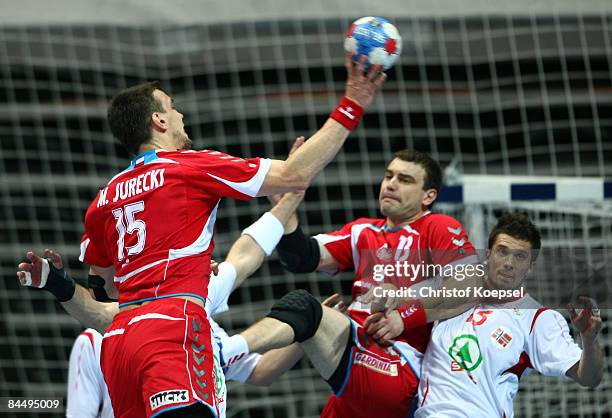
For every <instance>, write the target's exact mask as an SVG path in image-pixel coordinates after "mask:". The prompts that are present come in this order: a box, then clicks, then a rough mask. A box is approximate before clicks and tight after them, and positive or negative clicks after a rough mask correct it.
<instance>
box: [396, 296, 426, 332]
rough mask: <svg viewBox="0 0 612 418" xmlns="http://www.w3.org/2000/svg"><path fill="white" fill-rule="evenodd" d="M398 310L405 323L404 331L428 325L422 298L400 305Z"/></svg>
mask: <svg viewBox="0 0 612 418" xmlns="http://www.w3.org/2000/svg"><path fill="white" fill-rule="evenodd" d="M397 311H398V312H399V314H400V318H402V322H403V323H404V331H406V330H409V329H412V328H416V327H420V326H423V325H427V314H426V313H425V308H423V304H422V303H421V301H420V300H415V301H412V302H410V303H408V304H406V305H402V306H400V307H399V308H398V309H397Z"/></svg>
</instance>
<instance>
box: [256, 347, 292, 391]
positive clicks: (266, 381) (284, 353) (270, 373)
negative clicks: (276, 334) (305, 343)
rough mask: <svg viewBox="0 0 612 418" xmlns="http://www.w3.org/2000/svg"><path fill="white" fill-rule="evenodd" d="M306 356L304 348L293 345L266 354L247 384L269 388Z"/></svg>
mask: <svg viewBox="0 0 612 418" xmlns="http://www.w3.org/2000/svg"><path fill="white" fill-rule="evenodd" d="M303 355H304V350H303V349H302V346H301V345H299V344H297V343H293V344H291V345H290V346H288V347H285V348H280V349H276V350H271V351H268V352H267V353H265V354H264V355H263V356H262V357H261V358H260V359H259V362H258V363H257V366H256V367H255V369H254V370H253V372H252V373H251V376H249V379H248V380H247V383H249V384H252V385H257V386H268V385H270V384H272V382H274V380H276V378H278V377H279V376H281V375H282V374H283V373H285V372H286V371H287V370H289V369H290V368H292V367H293V366H294V365H295V363H297V362H298V361H299V360H300V359H301V358H302V356H303Z"/></svg>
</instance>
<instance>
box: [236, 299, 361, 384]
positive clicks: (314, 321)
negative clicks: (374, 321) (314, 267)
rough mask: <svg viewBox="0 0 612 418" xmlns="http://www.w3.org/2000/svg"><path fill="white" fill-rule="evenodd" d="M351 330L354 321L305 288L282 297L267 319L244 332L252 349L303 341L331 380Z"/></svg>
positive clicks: (315, 364) (313, 361) (311, 357)
mask: <svg viewBox="0 0 612 418" xmlns="http://www.w3.org/2000/svg"><path fill="white" fill-rule="evenodd" d="M350 333H351V322H350V320H349V319H348V318H347V317H346V316H344V315H343V314H341V313H340V312H338V311H335V310H333V309H331V308H328V307H326V306H322V305H321V303H320V302H319V301H318V300H317V299H315V298H314V297H313V296H312V295H311V294H310V293H308V292H306V291H305V290H294V291H292V292H289V293H288V294H286V295H285V296H283V297H282V298H281V299H280V300H278V301H277V302H276V303H275V304H274V305H273V306H272V309H271V310H270V313H269V314H268V316H267V317H266V318H263V319H262V320H260V321H259V322H257V323H256V324H254V325H252V326H251V327H249V328H248V329H246V330H245V331H243V332H242V333H241V335H242V336H243V337H244V338H245V339H246V341H247V344H248V346H249V350H250V351H251V352H254V351H255V352H260V353H262V352H266V351H268V350H271V349H273V348H281V347H285V346H288V345H289V344H291V343H293V342H296V341H297V342H301V343H302V346H303V348H304V351H305V352H306V354H307V355H308V357H309V358H310V360H311V362H312V364H313V365H314V366H315V368H316V369H317V371H318V372H319V374H320V375H321V377H323V378H324V379H325V380H327V379H329V378H330V377H331V375H332V374H333V373H334V371H335V370H336V369H337V367H338V365H339V364H340V360H341V359H342V357H343V353H344V351H345V348H346V346H347V344H348V342H349V336H350Z"/></svg>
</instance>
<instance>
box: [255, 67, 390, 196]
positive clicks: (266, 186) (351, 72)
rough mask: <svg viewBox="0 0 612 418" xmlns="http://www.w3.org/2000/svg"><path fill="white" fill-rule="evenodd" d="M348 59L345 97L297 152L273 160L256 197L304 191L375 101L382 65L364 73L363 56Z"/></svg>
mask: <svg viewBox="0 0 612 418" xmlns="http://www.w3.org/2000/svg"><path fill="white" fill-rule="evenodd" d="M351 58H352V57H347V58H346V62H345V67H346V70H347V73H348V78H347V83H346V89H345V93H344V94H345V98H344V99H343V100H342V101H341V102H340V104H339V105H338V108H337V109H336V111H334V112H333V113H332V115H331V116H330V118H329V119H328V120H327V122H325V124H324V125H323V127H322V128H321V129H319V130H318V131H317V132H316V133H315V134H314V135H313V136H312V137H310V139H309V140H308V141H306V143H305V144H304V146H303V147H301V148H300V149H299V150H298V151H297V152H295V153H294V154H292V155H290V156H289V158H287V160H285V161H281V160H273V161H272V165H271V166H270V170H269V171H268V174H267V175H266V178H265V181H264V183H263V185H262V187H261V189H260V190H259V193H258V196H269V195H273V194H280V193H285V192H291V191H295V190H305V189H306V188H308V185H309V184H310V182H311V181H312V179H313V178H314V177H315V176H316V175H317V174H318V173H319V172H320V171H321V170H322V169H323V167H325V166H326V165H327V164H328V163H329V162H330V161H331V160H332V159H333V158H334V156H335V155H336V154H337V153H338V151H339V150H340V148H341V147H342V145H343V144H344V141H345V140H346V138H347V137H348V135H349V133H350V132H351V129H353V127H354V125H356V123H357V122H358V121H359V118H360V117H361V113H362V112H363V108H365V107H366V106H368V105H369V104H370V103H371V102H372V100H373V99H374V95H375V94H376V91H377V90H378V89H379V88H380V86H382V84H383V82H384V81H385V79H386V75H385V74H384V73H382V72H381V71H382V66H380V65H373V66H372V67H370V69H369V70H368V71H367V72H366V71H365V57H362V58H363V59H362V60H361V62H360V63H359V64H354V63H353V61H352V59H351Z"/></svg>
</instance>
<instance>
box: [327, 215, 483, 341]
mask: <svg viewBox="0 0 612 418" xmlns="http://www.w3.org/2000/svg"><path fill="white" fill-rule="evenodd" d="M386 222H387V221H386V219H369V218H360V219H357V220H356V221H353V222H351V223H348V224H346V225H345V226H344V227H342V229H340V230H338V231H335V232H331V233H328V234H320V235H317V236H315V238H316V239H317V241H319V243H321V244H323V245H325V248H327V250H328V251H329V252H330V254H331V255H332V256H333V257H334V259H335V260H336V261H337V262H338V264H339V269H340V271H343V270H347V269H352V270H354V271H355V281H354V282H353V290H352V297H353V302H352V303H351V305H350V306H349V309H348V314H349V315H350V316H351V318H353V319H354V320H355V321H356V322H357V323H358V324H360V325H362V324H363V322H364V321H365V319H366V318H367V316H368V315H369V314H370V307H369V305H365V304H363V303H361V302H360V301H359V295H361V294H365V293H366V292H367V291H368V290H369V289H370V288H371V287H373V286H375V285H378V284H382V283H390V284H393V285H395V286H396V287H398V288H401V287H409V286H411V285H413V284H415V283H418V282H419V281H421V280H423V279H426V278H429V277H434V276H435V275H436V274H428V273H434V272H435V273H437V272H439V271H440V269H438V270H436V268H433V267H434V266H436V267H437V266H440V267H442V266H447V265H450V264H468V263H474V262H476V261H478V259H477V257H476V251H475V250H474V246H473V245H472V243H471V242H470V241H469V239H468V237H467V234H466V232H465V230H464V228H463V226H462V225H461V223H460V222H459V221H457V220H456V219H454V218H453V217H450V216H448V215H443V214H439V213H430V212H427V213H425V214H424V215H423V216H422V217H420V218H419V219H417V220H416V221H414V222H412V223H410V224H408V225H405V226H403V227H399V228H393V229H390V228H388V227H387V225H386ZM386 266H387V267H386ZM428 266H429V267H428ZM385 269H386V270H385ZM428 329H429V327H427V329H426V330H424V331H427V332H423V333H416V332H412V335H413V336H414V337H415V338H413V339H411V341H409V343H410V344H411V345H412V346H413V347H414V348H416V349H417V350H418V351H420V352H421V353H422V352H424V351H425V348H426V346H427V341H428V339H429V332H428ZM415 334H419V337H418V338H417V337H416V336H415ZM399 340H400V341H401V340H402V338H399Z"/></svg>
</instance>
